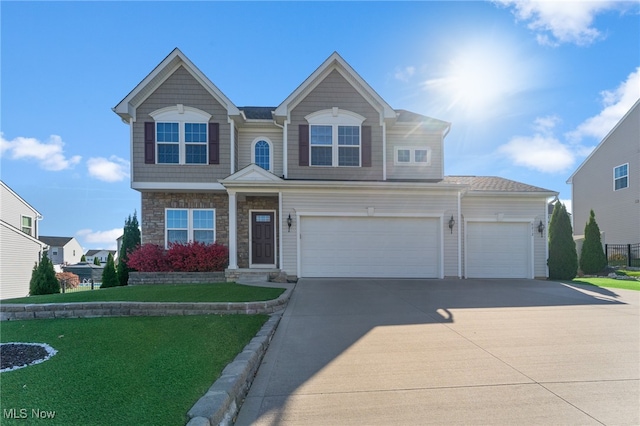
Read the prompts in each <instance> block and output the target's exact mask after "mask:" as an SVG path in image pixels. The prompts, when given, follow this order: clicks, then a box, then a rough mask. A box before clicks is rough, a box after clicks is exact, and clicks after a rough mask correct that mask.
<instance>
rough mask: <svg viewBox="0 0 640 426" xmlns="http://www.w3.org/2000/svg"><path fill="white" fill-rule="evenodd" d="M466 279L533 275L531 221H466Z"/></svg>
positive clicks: (526, 276)
mask: <svg viewBox="0 0 640 426" xmlns="http://www.w3.org/2000/svg"><path fill="white" fill-rule="evenodd" d="M466 243H467V246H466V250H465V251H466V256H467V263H466V268H467V271H466V276H467V278H532V273H531V224H530V223H528V222H469V223H467V239H466Z"/></svg>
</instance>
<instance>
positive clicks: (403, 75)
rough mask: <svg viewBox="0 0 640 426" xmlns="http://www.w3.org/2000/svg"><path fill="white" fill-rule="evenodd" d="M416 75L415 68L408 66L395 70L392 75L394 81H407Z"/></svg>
mask: <svg viewBox="0 0 640 426" xmlns="http://www.w3.org/2000/svg"><path fill="white" fill-rule="evenodd" d="M415 73H416V67H413V66H408V67H404V68H402V69H400V68H398V69H396V73H395V74H394V75H393V76H394V77H395V78H396V80H400V81H405V82H406V81H409V79H410V78H411V77H412V76H413V75H414V74H415Z"/></svg>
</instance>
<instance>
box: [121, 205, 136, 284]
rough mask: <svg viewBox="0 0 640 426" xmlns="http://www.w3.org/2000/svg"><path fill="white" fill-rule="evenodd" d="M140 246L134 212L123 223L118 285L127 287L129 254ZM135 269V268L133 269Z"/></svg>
mask: <svg viewBox="0 0 640 426" xmlns="http://www.w3.org/2000/svg"><path fill="white" fill-rule="evenodd" d="M139 245H140V226H139V225H138V217H137V215H136V212H135V211H134V212H133V216H129V217H127V219H126V220H125V221H124V229H123V233H122V246H121V247H120V257H119V258H118V280H119V281H120V285H127V283H128V282H129V270H130V269H131V267H130V266H129V254H130V253H131V252H132V251H133V250H135V248H136V247H137V246H139ZM134 269H135V268H134Z"/></svg>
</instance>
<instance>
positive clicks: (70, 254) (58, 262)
mask: <svg viewBox="0 0 640 426" xmlns="http://www.w3.org/2000/svg"><path fill="white" fill-rule="evenodd" d="M40 241H42V242H43V243H45V244H47V245H48V246H49V250H48V251H47V255H48V256H49V259H51V263H53V266H54V267H55V268H56V271H57V272H60V271H61V269H60V267H61V266H62V265H73V264H75V263H78V262H80V260H81V259H82V252H83V250H82V246H81V245H80V243H79V242H78V240H76V239H75V237H51V236H41V237H40Z"/></svg>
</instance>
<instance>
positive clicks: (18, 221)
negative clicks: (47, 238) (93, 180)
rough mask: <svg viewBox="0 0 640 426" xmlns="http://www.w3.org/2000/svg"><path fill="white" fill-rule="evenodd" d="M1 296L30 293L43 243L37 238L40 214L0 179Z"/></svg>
mask: <svg viewBox="0 0 640 426" xmlns="http://www.w3.org/2000/svg"><path fill="white" fill-rule="evenodd" d="M0 187H1V190H2V192H1V194H0V225H1V228H0V299H8V298H13V297H24V296H28V295H29V281H31V273H32V271H33V266H34V265H35V264H36V263H37V262H39V261H40V256H41V255H42V252H43V251H44V250H45V249H46V244H45V243H43V242H42V241H40V240H38V221H39V220H41V219H42V215H41V214H40V213H38V211H37V210H36V209H35V208H33V207H32V206H31V205H30V204H29V203H27V202H26V201H25V200H23V199H22V198H21V197H20V196H19V195H18V194H16V193H15V192H14V191H13V190H12V189H11V188H9V187H8V186H7V185H6V184H5V183H4V182H2V181H0Z"/></svg>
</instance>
